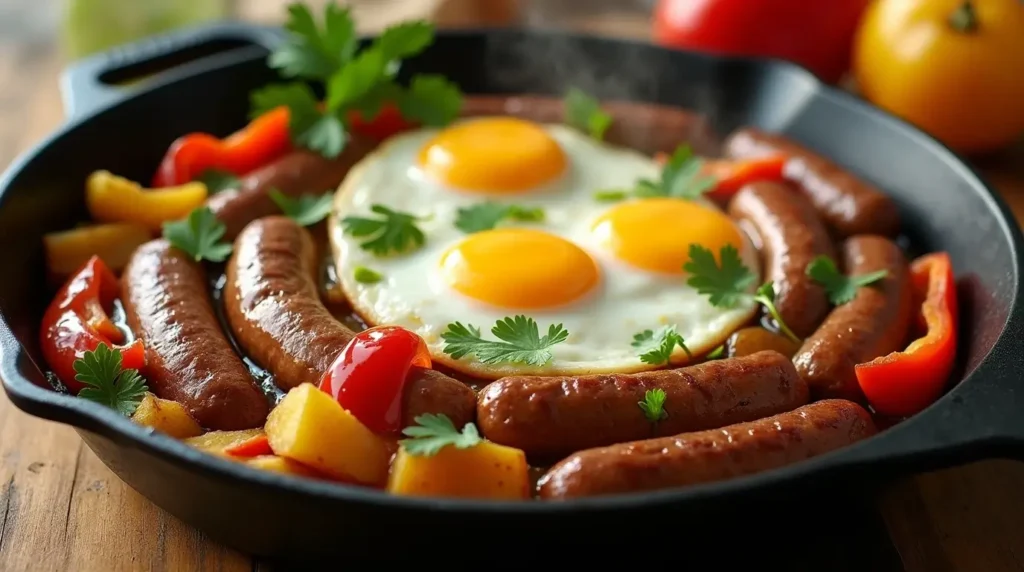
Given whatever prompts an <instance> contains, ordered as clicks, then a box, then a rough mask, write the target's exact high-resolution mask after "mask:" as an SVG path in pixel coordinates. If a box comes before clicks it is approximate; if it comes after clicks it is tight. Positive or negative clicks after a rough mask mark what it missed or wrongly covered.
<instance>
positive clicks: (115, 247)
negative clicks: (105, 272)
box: [43, 223, 152, 279]
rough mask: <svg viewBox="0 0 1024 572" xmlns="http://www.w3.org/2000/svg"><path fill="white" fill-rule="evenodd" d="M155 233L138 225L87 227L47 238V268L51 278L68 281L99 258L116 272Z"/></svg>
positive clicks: (54, 234) (45, 242)
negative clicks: (68, 277)
mask: <svg viewBox="0 0 1024 572" xmlns="http://www.w3.org/2000/svg"><path fill="white" fill-rule="evenodd" d="M151 238H152V233H151V232H150V230H149V229H148V228H146V227H145V226H142V225H140V224H135V223H114V224H98V225H93V226H84V227H80V228H73V229H70V230H62V231H59V232H51V233H49V234H47V235H45V236H43V247H44V249H45V250H46V267H47V269H48V270H49V272H50V276H51V277H53V278H55V279H60V278H64V277H66V276H69V275H70V274H72V273H73V272H75V271H77V270H78V269H79V268H81V267H82V265H83V264H85V263H86V262H87V261H88V260H89V259H90V258H92V257H93V255H95V256H99V257H100V258H101V259H102V260H103V262H105V263H106V264H107V266H109V267H110V269H111V270H113V271H114V272H120V271H121V270H123V269H124V267H125V266H126V265H127V264H128V260H129V259H130V258H131V256H132V253H133V252H135V249H136V248H138V247H139V246H141V245H142V244H144V243H146V242H148V241H149V240H150V239H151Z"/></svg>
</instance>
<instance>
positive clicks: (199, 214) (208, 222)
mask: <svg viewBox="0 0 1024 572" xmlns="http://www.w3.org/2000/svg"><path fill="white" fill-rule="evenodd" d="M225 232H227V227H225V226H224V223H222V222H221V221H219V220H218V219H217V217H216V216H215V215H214V214H213V211H211V210H210V207H200V208H197V209H195V210H193V211H192V212H191V213H189V215H188V218H186V219H184V220H179V221H174V222H165V223H164V238H165V239H167V242H169V243H171V246H173V247H175V248H177V249H178V250H181V251H183V252H185V253H186V254H188V255H189V256H191V257H192V258H193V259H194V260H195V261H196V262H199V261H200V260H209V261H210V262H224V260H225V259H226V258H227V257H228V255H230V254H231V244H229V243H226V242H221V241H220V239H221V238H223V237H224V233H225Z"/></svg>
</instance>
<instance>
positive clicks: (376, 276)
mask: <svg viewBox="0 0 1024 572" xmlns="http://www.w3.org/2000/svg"><path fill="white" fill-rule="evenodd" d="M352 277H353V278H355V280H356V282H358V283H360V284H376V283H378V282H380V281H381V280H383V279H384V275H383V274H381V273H380V272H377V271H376V270H373V269H372V268H367V267H365V266H356V267H355V269H354V270H353V271H352Z"/></svg>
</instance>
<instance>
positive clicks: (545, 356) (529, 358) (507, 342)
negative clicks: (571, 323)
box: [441, 316, 569, 366]
mask: <svg viewBox="0 0 1024 572" xmlns="http://www.w3.org/2000/svg"><path fill="white" fill-rule="evenodd" d="M491 333H492V334H494V336H495V337H496V338H498V339H499V340H502V341H500V342H495V341H491V340H484V339H482V338H481V337H480V330H479V328H476V327H474V326H471V325H462V324H461V323H459V322H455V323H453V324H448V329H447V330H445V332H444V333H442V334H441V339H442V340H444V342H445V345H444V350H443V351H444V353H446V354H448V355H450V356H452V358H454V359H460V358H462V357H464V356H467V355H470V354H475V355H476V357H477V359H479V360H480V362H481V363H523V364H527V365H538V366H540V365H547V364H548V363H550V362H551V359H552V355H551V352H550V351H548V349H549V348H550V347H551V346H553V345H555V344H559V343H562V342H564V341H565V339H566V338H568V337H569V332H567V331H566V330H565V329H564V328H563V327H562V324H552V325H551V326H549V327H548V333H547V335H545V336H544V337H541V336H540V331H539V330H538V328H537V322H535V321H533V318H527V317H526V316H515V317H513V318H507V317H506V318H502V319H501V320H498V321H497V323H495V324H494V327H493V328H491Z"/></svg>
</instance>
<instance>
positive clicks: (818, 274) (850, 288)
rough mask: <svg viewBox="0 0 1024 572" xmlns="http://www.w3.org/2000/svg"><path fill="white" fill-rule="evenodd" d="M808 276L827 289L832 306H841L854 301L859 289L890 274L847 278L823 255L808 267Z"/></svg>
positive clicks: (876, 272) (876, 273)
mask: <svg viewBox="0 0 1024 572" xmlns="http://www.w3.org/2000/svg"><path fill="white" fill-rule="evenodd" d="M807 275H808V276H810V277H811V279H812V280H814V281H815V282H817V283H818V284H821V285H822V286H823V287H824V288H825V293H826V294H828V299H829V301H830V302H832V304H834V305H836V306H839V305H840V304H845V303H847V302H849V301H850V300H853V298H854V296H856V295H857V289H858V288H860V287H861V286H869V285H871V284H874V283H875V282H878V281H879V280H882V279H884V278H885V277H886V276H888V275H889V272H888V271H886V270H878V271H875V272H869V273H867V274H861V275H860V276H846V275H844V274H843V273H842V272H840V271H839V268H837V267H836V263H835V262H833V261H832V259H831V258H829V257H827V256H824V255H821V256H818V257H817V258H815V259H814V260H812V261H811V263H810V264H808V265H807Z"/></svg>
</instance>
